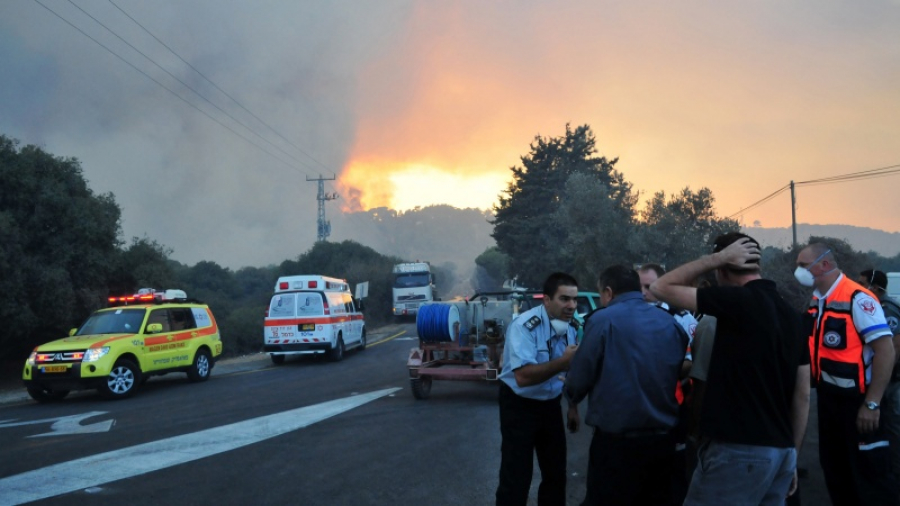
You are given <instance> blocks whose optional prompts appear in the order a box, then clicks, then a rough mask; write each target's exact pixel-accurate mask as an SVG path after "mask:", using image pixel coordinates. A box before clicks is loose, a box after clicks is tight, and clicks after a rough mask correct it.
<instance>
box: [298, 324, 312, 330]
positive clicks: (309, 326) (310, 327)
mask: <svg viewBox="0 0 900 506" xmlns="http://www.w3.org/2000/svg"><path fill="white" fill-rule="evenodd" d="M300 330H316V324H315V323H304V324H302V325H300Z"/></svg>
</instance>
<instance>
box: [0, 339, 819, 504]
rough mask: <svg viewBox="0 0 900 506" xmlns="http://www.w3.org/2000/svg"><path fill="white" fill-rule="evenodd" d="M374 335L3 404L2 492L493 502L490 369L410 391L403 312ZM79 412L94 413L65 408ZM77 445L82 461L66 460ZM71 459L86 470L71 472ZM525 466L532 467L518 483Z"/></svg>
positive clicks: (93, 498) (576, 439) (194, 499)
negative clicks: (49, 399)
mask: <svg viewBox="0 0 900 506" xmlns="http://www.w3.org/2000/svg"><path fill="white" fill-rule="evenodd" d="M379 334H380V335H378V336H373V337H375V338H376V339H386V338H389V337H393V339H390V340H386V341H383V342H380V343H378V344H374V345H371V346H370V347H369V349H367V350H366V351H363V352H350V353H348V354H347V356H346V358H345V359H344V360H343V361H342V362H338V363H331V362H328V361H326V360H316V359H312V358H304V359H302V360H292V361H288V362H287V363H285V364H284V365H282V366H277V367H276V366H272V365H271V363H270V362H269V361H268V359H267V358H266V357H264V356H261V357H257V358H255V359H253V360H250V361H245V362H243V363H240V364H238V365H236V364H235V363H234V362H231V363H225V362H223V363H222V364H220V365H219V366H217V368H216V369H214V372H213V377H212V379H210V381H208V382H206V383H201V384H190V383H188V382H187V381H186V379H185V378H184V375H183V374H175V375H169V376H165V377H162V378H153V379H151V380H150V381H149V382H148V383H147V384H146V385H144V388H143V389H142V390H141V391H139V392H138V394H137V395H136V396H135V397H134V398H132V399H129V400H125V401H119V402H109V401H105V400H102V399H100V398H99V397H98V396H96V395H94V394H93V393H88V392H86V393H83V394H78V395H73V396H72V398H70V399H66V400H65V401H64V402H62V403H55V404H46V405H39V404H36V403H32V402H29V401H23V402H18V403H14V404H6V405H5V406H4V407H2V408H0V505H2V504H15V503H17V502H20V501H19V500H17V499H16V498H15V496H13V495H12V492H10V487H8V486H4V485H5V484H6V485H9V484H12V483H13V482H14V480H16V479H21V477H23V476H26V477H28V480H27V482H29V483H30V482H33V489H34V490H36V491H40V490H42V489H46V490H48V491H49V492H53V490H54V489H52V488H51V487H52V486H55V485H57V484H59V483H63V482H66V480H75V481H72V482H73V483H77V484H80V485H79V486H78V487H76V488H73V489H72V490H71V491H63V492H61V493H60V495H54V496H53V497H49V498H46V499H41V500H40V501H39V503H40V504H51V505H54V504H60V505H62V504H66V505H72V504H75V505H79V504H85V505H87V504H91V505H97V504H100V505H103V504H121V503H122V502H125V501H127V503H129V504H136V505H157V504H197V505H206V504H224V505H227V504H235V505H239V504H240V505H246V504H309V505H319V504H322V505H365V504H372V505H396V504H417V503H421V504H430V505H444V504H446V505H458V504H492V503H493V493H494V489H495V487H496V482H497V470H498V469H499V459H500V452H499V448H500V434H499V422H498V412H497V404H496V395H497V389H496V384H495V383H487V382H435V383H434V385H433V387H432V392H431V397H430V398H429V399H428V400H425V401H416V400H415V399H414V398H413V396H412V393H411V392H410V388H409V381H408V379H407V373H406V367H405V365H406V359H407V355H408V352H409V349H410V348H412V347H414V346H415V345H416V341H415V340H412V338H414V336H415V327H414V325H412V324H408V325H402V326H391V327H390V328H387V329H385V330H384V331H382V332H380V333H379ZM370 339H371V338H370ZM392 389H397V390H396V391H394V390H392ZM367 394H371V395H372V398H366V397H365V396H366V395H367ZM354 402H355V403H356V404H354V405H352V406H347V405H345V404H344V403H354ZM583 411H584V406H582V412H583ZM99 412H102V414H96V413H99ZM85 414H93V415H92V416H91V417H89V418H84V419H79V418H78V417H80V416H82V415H85ZM66 417H74V418H68V419H66ZM60 418H63V419H65V420H67V423H61V425H62V427H60V428H59V431H57V432H58V433H62V432H65V431H66V430H69V431H71V430H72V429H73V428H75V427H84V426H88V427H96V430H98V432H93V433H84V434H62V435H59V434H57V435H45V436H39V435H40V434H53V433H54V431H53V430H52V428H53V422H52V421H47V420H48V419H57V420H58V419H60ZM11 420H12V421H11ZM40 420H44V421H43V422H39V423H31V422H34V421H40ZM110 421H111V422H112V423H108V422H110ZM104 423H106V426H104ZM14 424H22V425H14ZM95 424H96V425H95ZM35 436H37V437H35ZM589 444H590V431H589V430H582V431H581V432H579V433H578V434H575V435H570V436H569V438H568V448H569V469H568V470H569V486H568V496H569V501H568V503H569V504H579V503H580V501H581V499H582V498H583V497H584V478H583V476H584V473H585V471H586V469H587V449H588V446H589ZM111 452H117V453H111ZM76 459H94V460H93V461H82V462H81V463H79V464H78V465H77V466H75V467H74V469H75V470H73V467H71V466H69V467H67V466H68V464H67V463H71V462H73V461H76ZM53 466H56V467H53ZM104 466H105V467H104ZM86 470H88V471H89V472H85V471H86ZM25 473H33V474H31V475H27V474H25ZM84 474H87V475H89V476H91V477H92V478H93V481H91V480H88V481H80V482H79V481H77V479H82V478H81V476H82V475H84ZM73 476H75V478H73ZM76 478H77V479H76ZM538 481H539V477H538V476H537V471H536V472H535V480H534V484H533V487H532V498H533V497H534V496H535V493H536V486H537V482H538ZM23 497H24V496H23ZM532 500H533V499H532ZM806 504H812V503H811V502H806ZM815 504H822V503H821V502H815Z"/></svg>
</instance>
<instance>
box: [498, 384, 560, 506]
mask: <svg viewBox="0 0 900 506" xmlns="http://www.w3.org/2000/svg"><path fill="white" fill-rule="evenodd" d="M500 435H501V436H502V437H503V443H502V444H501V448H500V453H501V460H500V484H499V486H498V487H497V506H507V505H515V506H525V504H526V503H527V502H528V490H529V489H530V488H531V475H532V473H533V470H534V467H533V460H534V455H535V454H536V455H537V461H538V466H539V467H540V469H541V485H540V487H539V488H538V505H540V506H554V505H558V506H565V504H566V432H565V423H564V421H563V414H562V408H561V406H560V397H557V398H556V399H552V400H549V401H537V400H534V399H527V398H525V397H520V396H518V395H516V393H515V392H513V391H512V389H511V388H510V387H509V386H508V385H507V384H506V383H504V382H502V381H501V382H500Z"/></svg>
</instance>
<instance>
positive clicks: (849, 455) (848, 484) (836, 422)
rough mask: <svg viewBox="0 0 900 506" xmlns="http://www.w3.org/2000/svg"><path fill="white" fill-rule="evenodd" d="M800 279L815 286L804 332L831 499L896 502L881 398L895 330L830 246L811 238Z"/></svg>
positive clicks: (804, 251) (802, 257)
mask: <svg viewBox="0 0 900 506" xmlns="http://www.w3.org/2000/svg"><path fill="white" fill-rule="evenodd" d="M794 277H796V278H797V281H799V282H800V284H801V285H803V286H807V287H813V288H814V290H813V293H812V299H811V300H810V303H809V308H808V310H807V314H806V317H805V319H806V323H805V324H806V331H807V335H808V336H809V350H810V357H811V362H812V364H811V365H812V379H813V382H814V384H815V386H816V394H817V395H816V397H817V400H818V402H817V407H818V420H819V463H820V464H821V465H822V471H823V474H824V475H825V484H826V485H827V487H828V495H829V496H830V497H831V502H832V503H833V504H836V505H844V504H898V496H897V482H896V481H895V480H894V478H893V474H892V472H891V460H890V451H889V447H888V440H887V434H886V433H885V430H884V424H883V423H881V399H882V395H883V394H884V391H885V388H886V387H887V384H888V381H889V380H890V377H891V371H892V369H893V367H894V346H893V342H892V337H893V334H891V329H890V327H888V324H887V321H886V320H885V319H884V312H883V311H882V309H881V305H880V304H878V301H876V300H875V297H874V295H873V294H872V292H870V291H869V290H867V289H866V288H865V287H863V286H861V285H860V284H859V283H857V282H855V281H853V280H852V279H850V278H849V277H847V276H845V275H844V274H843V273H842V272H841V271H840V269H839V268H838V264H837V260H836V259H835V257H834V253H833V252H832V250H831V248H829V247H828V246H827V245H825V244H823V243H812V244H810V245H808V246H806V247H805V248H803V249H802V250H800V253H799V254H798V255H797V269H796V270H795V271H794Z"/></svg>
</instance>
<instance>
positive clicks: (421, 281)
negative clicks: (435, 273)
mask: <svg viewBox="0 0 900 506" xmlns="http://www.w3.org/2000/svg"><path fill="white" fill-rule="evenodd" d="M430 284H431V275H430V274H429V273H427V272H410V273H407V274H397V277H396V278H394V288H412V287H414V286H428V285H430Z"/></svg>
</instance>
